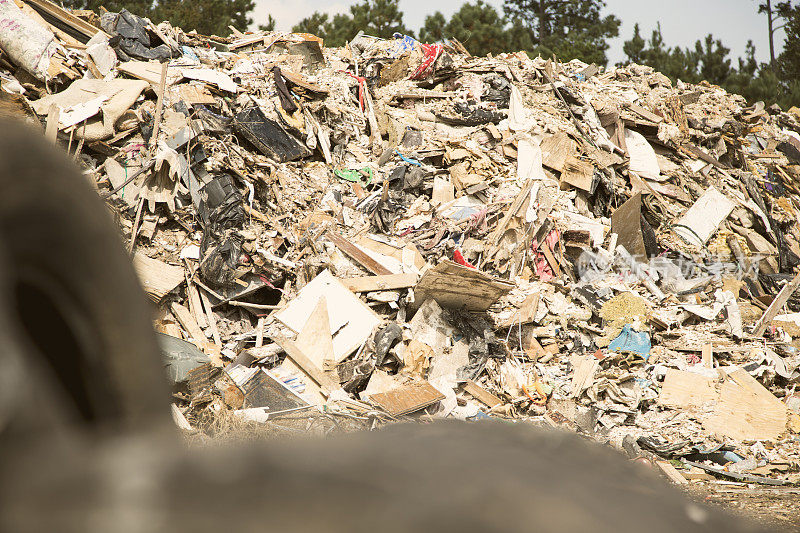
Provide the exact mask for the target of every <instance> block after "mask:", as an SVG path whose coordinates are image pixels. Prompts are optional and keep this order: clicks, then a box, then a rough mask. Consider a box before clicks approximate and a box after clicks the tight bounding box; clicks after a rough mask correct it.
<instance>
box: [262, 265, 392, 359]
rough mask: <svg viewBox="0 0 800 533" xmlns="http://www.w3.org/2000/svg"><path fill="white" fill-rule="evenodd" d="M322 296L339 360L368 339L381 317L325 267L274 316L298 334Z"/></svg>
mask: <svg viewBox="0 0 800 533" xmlns="http://www.w3.org/2000/svg"><path fill="white" fill-rule="evenodd" d="M322 297H325V300H326V303H327V306H328V311H329V313H328V316H329V321H330V331H331V333H332V335H333V355H334V361H335V362H336V363H339V362H341V361H342V360H343V359H344V358H345V357H347V356H348V355H350V354H351V353H352V352H353V351H354V350H355V349H356V348H358V347H360V346H361V345H362V344H363V343H364V341H366V340H367V337H369V335H370V333H372V330H373V328H375V326H377V325H378V324H380V318H379V317H378V315H376V314H375V312H374V311H373V310H372V309H370V308H369V307H367V306H366V304H364V303H363V302H362V301H361V300H359V299H358V298H357V297H356V296H355V295H354V294H353V293H352V292H350V291H349V290H347V287H345V286H344V285H342V283H341V282H340V281H339V280H337V279H336V278H335V277H333V275H332V274H331V273H330V272H329V271H327V270H325V271H324V272H322V273H321V274H320V275H318V276H317V277H316V278H314V279H313V280H311V282H309V283H308V285H306V286H305V287H303V288H302V289H301V290H300V292H299V293H298V294H297V297H296V298H295V299H294V300H292V301H291V302H289V304H288V305H287V306H286V307H285V308H283V309H281V310H280V311H278V312H277V313H276V315H275V317H276V318H277V319H278V320H280V321H281V322H282V323H283V324H285V325H286V326H287V327H289V328H291V329H292V330H293V331H295V332H297V333H299V332H301V331H302V330H303V328H304V327H305V325H306V322H307V321H308V320H309V317H310V316H311V314H312V312H313V311H314V309H315V308H316V307H317V304H318V302H319V300H320V298H322Z"/></svg>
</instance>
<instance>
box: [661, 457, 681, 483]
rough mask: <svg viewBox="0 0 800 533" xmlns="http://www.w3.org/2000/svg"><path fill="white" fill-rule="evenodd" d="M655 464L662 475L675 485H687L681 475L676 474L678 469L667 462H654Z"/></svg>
mask: <svg viewBox="0 0 800 533" xmlns="http://www.w3.org/2000/svg"><path fill="white" fill-rule="evenodd" d="M656 464H657V465H658V467H659V468H660V469H661V471H662V472H664V474H666V476H667V477H668V478H669V479H670V480H671V481H672V482H674V483H675V484H677V485H686V484H687V483H689V482H688V481H687V480H686V478H685V477H683V475H682V474H681V473H680V472H678V469H677V468H675V467H674V466H672V463H669V462H667V461H656Z"/></svg>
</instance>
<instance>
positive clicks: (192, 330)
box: [170, 302, 206, 348]
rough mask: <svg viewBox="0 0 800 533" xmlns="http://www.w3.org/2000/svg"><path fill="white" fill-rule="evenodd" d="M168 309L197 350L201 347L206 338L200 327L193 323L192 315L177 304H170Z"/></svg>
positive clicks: (195, 322)
mask: <svg viewBox="0 0 800 533" xmlns="http://www.w3.org/2000/svg"><path fill="white" fill-rule="evenodd" d="M170 309H171V310H172V314H173V315H175V318H176V319H177V320H178V323H180V325H181V326H183V329H185V330H186V332H187V333H189V337H191V338H192V340H193V341H194V344H195V345H197V347H198V348H199V347H201V346H202V343H204V342H205V340H206V336H205V334H204V333H203V330H202V329H200V326H198V325H197V321H195V319H194V317H193V316H192V313H191V312H190V311H189V310H188V309H186V308H185V307H184V306H182V305H181V304H179V303H177V302H172V305H171V306H170Z"/></svg>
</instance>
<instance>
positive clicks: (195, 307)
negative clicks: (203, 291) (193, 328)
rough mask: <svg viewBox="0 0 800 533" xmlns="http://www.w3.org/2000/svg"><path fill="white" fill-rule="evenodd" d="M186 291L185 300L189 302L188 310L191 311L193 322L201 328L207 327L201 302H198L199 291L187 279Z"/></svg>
mask: <svg viewBox="0 0 800 533" xmlns="http://www.w3.org/2000/svg"><path fill="white" fill-rule="evenodd" d="M186 293H187V295H188V298H187V299H186V301H187V302H188V303H189V311H191V312H192V316H193V317H194V320H195V322H197V325H198V326H200V327H201V328H203V329H205V328H207V327H208V319H207V318H206V315H205V313H204V312H203V304H202V303H201V302H200V293H199V292H198V291H197V287H195V285H194V284H193V283H191V282H190V281H189V280H188V279H187V280H186Z"/></svg>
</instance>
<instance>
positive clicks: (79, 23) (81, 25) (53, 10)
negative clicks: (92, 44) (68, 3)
mask: <svg viewBox="0 0 800 533" xmlns="http://www.w3.org/2000/svg"><path fill="white" fill-rule="evenodd" d="M24 1H25V2H26V3H28V4H30V5H31V6H32V7H33V8H34V9H35V10H36V11H38V12H39V13H43V14H45V15H49V16H50V17H52V18H54V19H56V20H58V21H59V22H61V23H63V24H64V25H65V26H67V27H69V28H71V29H72V30H74V31H76V32H78V33H80V34H81V35H83V36H85V37H86V40H87V41H88V40H89V39H91V38H92V37H94V35H95V34H97V33H102V34H103V35H106V36H107V37H108V38H109V39H110V38H111V36H110V35H108V34H107V33H106V32H104V31H103V30H101V29H100V28H96V27H94V26H92V25H91V24H89V23H88V22H86V21H85V20H82V19H79V18H78V17H76V16H75V15H73V14H72V13H70V12H69V11H67V10H65V9H62V8H60V7H59V6H57V5H56V4H54V3H52V2H48V1H47V0H24Z"/></svg>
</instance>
